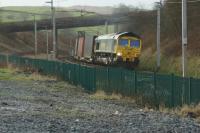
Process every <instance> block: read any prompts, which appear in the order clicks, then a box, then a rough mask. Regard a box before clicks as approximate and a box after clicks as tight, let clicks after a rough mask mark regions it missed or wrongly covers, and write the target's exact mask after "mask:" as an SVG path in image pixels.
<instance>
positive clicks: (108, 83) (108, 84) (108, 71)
mask: <svg viewBox="0 0 200 133" xmlns="http://www.w3.org/2000/svg"><path fill="white" fill-rule="evenodd" d="M109 73H110V69H109V67H107V77H106V78H107V87H106V89H110V88H109V87H110V81H109V80H110V76H109ZM106 91H107V90H106Z"/></svg>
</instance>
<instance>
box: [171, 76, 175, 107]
mask: <svg viewBox="0 0 200 133" xmlns="http://www.w3.org/2000/svg"><path fill="white" fill-rule="evenodd" d="M171 106H172V107H174V74H171Z"/></svg>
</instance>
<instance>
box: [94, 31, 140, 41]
mask: <svg viewBox="0 0 200 133" xmlns="http://www.w3.org/2000/svg"><path fill="white" fill-rule="evenodd" d="M123 36H133V37H137V38H140V36H138V35H137V34H135V33H133V32H119V33H112V34H106V35H101V36H98V37H97V38H96V40H102V39H118V38H119V37H123Z"/></svg>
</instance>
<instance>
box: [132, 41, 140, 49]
mask: <svg viewBox="0 0 200 133" xmlns="http://www.w3.org/2000/svg"><path fill="white" fill-rule="evenodd" d="M130 46H131V47H134V48H139V47H140V40H131V41H130Z"/></svg>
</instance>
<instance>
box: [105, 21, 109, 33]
mask: <svg viewBox="0 0 200 133" xmlns="http://www.w3.org/2000/svg"><path fill="white" fill-rule="evenodd" d="M105 32H106V34H108V21H106V22H105Z"/></svg>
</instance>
